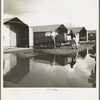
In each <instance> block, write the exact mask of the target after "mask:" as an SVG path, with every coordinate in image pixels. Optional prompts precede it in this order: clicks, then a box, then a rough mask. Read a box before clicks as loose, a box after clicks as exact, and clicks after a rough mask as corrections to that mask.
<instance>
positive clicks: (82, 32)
mask: <svg viewBox="0 0 100 100" xmlns="http://www.w3.org/2000/svg"><path fill="white" fill-rule="evenodd" d="M68 30H69V31H70V30H73V32H74V33H78V34H79V41H86V40H87V30H86V29H85V27H70V28H68Z"/></svg>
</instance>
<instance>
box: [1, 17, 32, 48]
mask: <svg viewBox="0 0 100 100" xmlns="http://www.w3.org/2000/svg"><path fill="white" fill-rule="evenodd" d="M3 43H4V47H31V46H33V30H32V29H31V28H30V27H29V26H28V25H27V24H25V23H24V22H22V21H21V20H20V19H19V18H17V17H15V18H12V19H5V20H4V27H3Z"/></svg>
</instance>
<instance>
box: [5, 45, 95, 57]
mask: <svg viewBox="0 0 100 100" xmlns="http://www.w3.org/2000/svg"><path fill="white" fill-rule="evenodd" d="M93 45H94V44H80V45H79V48H78V49H72V48H71V46H61V47H60V48H56V49H48V48H46V47H41V48H40V47H39V48H34V49H33V48H24V49H20V48H19V49H9V50H4V53H10V52H11V53H14V54H16V55H17V56H19V57H21V58H28V57H33V56H36V55H37V54H38V53H48V54H56V55H63V54H64V55H65V54H71V53H75V52H77V51H82V50H84V49H86V48H87V47H88V48H92V47H93Z"/></svg>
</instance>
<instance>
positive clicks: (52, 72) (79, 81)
mask: <svg viewBox="0 0 100 100" xmlns="http://www.w3.org/2000/svg"><path fill="white" fill-rule="evenodd" d="M90 54H92V50H88V49H86V50H83V51H79V52H77V53H73V54H66V55H53V54H52V55H50V54H39V55H37V56H35V57H33V58H30V59H21V58H19V57H17V56H16V55H14V54H11V53H9V54H4V63H3V64H4V66H3V68H4V73H3V75H4V81H5V82H10V83H14V84H17V86H19V87H96V65H95V59H94V58H91V57H90V56H89V55H90ZM94 66H95V67H94ZM4 86H5V87H6V86H8V85H4Z"/></svg>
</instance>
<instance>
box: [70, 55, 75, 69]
mask: <svg viewBox="0 0 100 100" xmlns="http://www.w3.org/2000/svg"><path fill="white" fill-rule="evenodd" d="M75 63H76V54H72V61H71V63H70V65H71V68H73V66H74V65H75Z"/></svg>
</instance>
